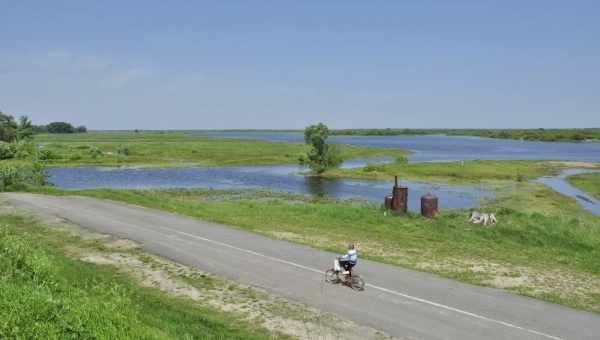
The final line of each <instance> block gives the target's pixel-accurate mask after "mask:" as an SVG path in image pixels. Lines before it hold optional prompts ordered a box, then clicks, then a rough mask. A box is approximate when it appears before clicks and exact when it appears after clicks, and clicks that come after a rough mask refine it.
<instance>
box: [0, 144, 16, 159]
mask: <svg viewBox="0 0 600 340" xmlns="http://www.w3.org/2000/svg"><path fill="white" fill-rule="evenodd" d="M14 157H15V150H14V148H12V147H11V145H10V144H9V143H5V142H0V160H4V159H11V158H14Z"/></svg>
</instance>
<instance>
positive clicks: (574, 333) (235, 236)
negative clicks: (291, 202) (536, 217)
mask: <svg viewBox="0 0 600 340" xmlns="http://www.w3.org/2000/svg"><path fill="white" fill-rule="evenodd" d="M0 197H2V198H4V199H6V200H8V201H10V202H12V203H13V204H15V205H16V206H18V207H20V208H24V209H27V210H30V211H32V212H34V213H38V214H45V215H53V216H58V217H61V218H64V219H67V220H69V221H71V222H73V223H76V224H78V225H80V226H82V227H85V228H87V229H90V230H94V231H97V232H101V233H109V234H113V235H117V236H119V237H124V238H128V239H131V240H135V241H137V242H140V243H141V244H142V245H143V247H144V248H145V249H146V250H148V251H150V252H152V253H156V254H158V255H161V256H163V257H166V258H169V259H172V260H175V261H177V262H180V263H183V264H186V265H192V266H197V267H199V268H201V269H202V270H206V271H210V272H213V273H215V274H217V275H221V276H224V277H227V278H230V279H233V280H236V281H238V282H240V283H244V284H249V285H253V286H258V287H261V288H264V289H266V290H268V291H270V292H272V293H275V294H278V295H282V296H285V297H288V298H291V299H293V300H297V301H300V302H303V303H306V304H309V305H312V306H315V307H317V308H320V309H322V310H326V311H329V312H334V313H336V314H338V315H340V316H343V317H346V318H348V319H352V320H354V321H356V322H358V323H361V324H364V325H367V326H371V327H374V328H376V329H380V330H382V331H385V332H387V333H388V334H390V335H394V336H399V337H409V338H414V339H461V340H467V339H600V314H594V313H588V312H583V311H578V310H574V309H571V308H567V307H564V306H560V305H555V304H551V303H547V302H543V301H539V300H535V299H530V298H526V297H522V296H518V295H514V294H510V293H507V292H504V291H501V290H497V289H490V288H484V287H478V286H472V285H468V284H462V283H458V282H455V281H452V280H447V279H443V278H439V277H437V276H434V275H430V274H426V273H421V272H416V271H411V270H406V269H402V268H399V267H395V266H390V265H385V264H381V263H376V262H371V261H366V260H363V261H360V262H359V264H358V267H357V268H358V272H359V273H360V274H361V275H362V276H363V277H364V278H365V281H366V282H367V286H366V290H365V291H364V292H355V291H352V290H351V289H349V288H347V287H344V286H339V285H331V284H326V283H324V281H323V278H324V274H323V272H324V270H325V269H326V268H328V267H331V265H332V262H333V259H334V257H335V254H332V253H328V252H324V251H320V250H315V249H311V248H309V247H306V246H302V245H297V244H293V243H289V242H285V241H279V240H273V239H269V238H267V237H263V236H260V235H257V234H253V233H249V232H246V231H243V230H239V229H235V228H232V227H227V226H223V225H218V224H213V223H208V222H204V221H201V220H197V219H192V218H188V217H184V216H179V215H175V214H171V213H166V212H163V211H158V210H152V209H147V208H142V207H138V206H133V205H128V204H123V203H117V202H112V201H108V200H98V199H92V198H84V197H52V196H43V195H34V194H22V193H5V194H2V195H1V196H0ZM231 213H235V212H231Z"/></svg>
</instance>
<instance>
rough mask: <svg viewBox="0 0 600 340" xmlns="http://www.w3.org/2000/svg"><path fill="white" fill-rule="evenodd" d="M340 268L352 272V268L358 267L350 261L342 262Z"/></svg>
mask: <svg viewBox="0 0 600 340" xmlns="http://www.w3.org/2000/svg"><path fill="white" fill-rule="evenodd" d="M339 262H340V267H342V268H344V270H347V271H351V270H352V267H354V266H355V265H356V262H352V261H348V260H340V261H339Z"/></svg>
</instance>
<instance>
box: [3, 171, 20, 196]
mask: <svg viewBox="0 0 600 340" xmlns="http://www.w3.org/2000/svg"><path fill="white" fill-rule="evenodd" d="M19 182H21V174H20V172H19V169H18V168H17V167H16V166H14V165H10V164H2V165H0V191H4V190H6V189H7V188H10V187H12V186H14V185H15V184H18V183H19Z"/></svg>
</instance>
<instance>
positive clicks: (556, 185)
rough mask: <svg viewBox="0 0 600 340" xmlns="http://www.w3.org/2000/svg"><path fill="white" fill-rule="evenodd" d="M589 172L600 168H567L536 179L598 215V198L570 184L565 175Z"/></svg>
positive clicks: (599, 207) (599, 210) (599, 205)
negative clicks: (554, 174)
mask: <svg viewBox="0 0 600 340" xmlns="http://www.w3.org/2000/svg"><path fill="white" fill-rule="evenodd" d="M591 172H595V173H599V172H600V170H591V169H567V170H563V171H562V172H561V173H560V174H559V175H558V176H547V177H541V178H538V179H537V180H536V181H537V182H539V183H543V184H545V185H547V186H549V187H551V188H552V189H554V190H556V191H558V192H560V193H561V194H563V195H565V196H569V197H573V198H575V199H576V200H577V202H578V203H579V205H581V206H582V207H583V208H584V209H586V210H588V211H590V212H591V213H593V214H594V215H597V216H600V200H597V199H595V198H594V197H592V196H591V195H590V194H588V193H586V192H584V191H581V190H579V189H578V188H576V187H574V186H572V185H571V183H569V182H568V181H567V177H569V176H573V175H578V174H584V173H591Z"/></svg>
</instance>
